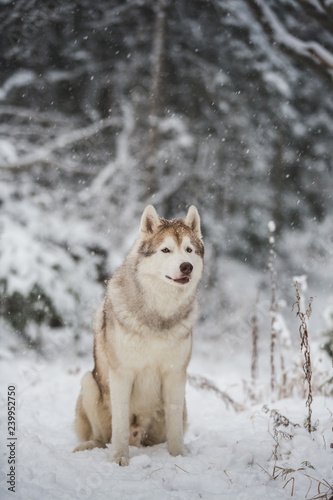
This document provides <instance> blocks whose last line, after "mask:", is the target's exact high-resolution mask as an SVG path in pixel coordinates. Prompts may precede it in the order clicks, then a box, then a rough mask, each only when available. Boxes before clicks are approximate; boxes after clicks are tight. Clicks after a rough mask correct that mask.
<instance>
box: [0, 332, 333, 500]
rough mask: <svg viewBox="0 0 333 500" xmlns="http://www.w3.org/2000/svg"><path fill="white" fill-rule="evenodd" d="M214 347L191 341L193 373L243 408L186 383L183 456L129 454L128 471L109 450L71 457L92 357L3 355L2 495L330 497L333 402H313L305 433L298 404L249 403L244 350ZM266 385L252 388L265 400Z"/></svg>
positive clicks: (28, 499) (29, 499)
mask: <svg viewBox="0 0 333 500" xmlns="http://www.w3.org/2000/svg"><path fill="white" fill-rule="evenodd" d="M212 345H213V344H212V343H211V342H208V341H207V342H206V341H204V340H203V339H202V338H201V339H197V341H196V347H195V350H194V356H193V359H192V362H191V364H190V369H189V373H190V374H192V375H200V376H205V377H209V378H210V379H211V380H212V381H213V383H214V384H215V385H216V386H217V387H219V388H220V389H222V390H224V391H226V392H228V394H229V395H230V396H232V397H233V398H234V399H235V400H236V401H238V402H240V403H242V404H244V405H245V408H244V410H243V411H238V412H236V411H235V410H234V409H233V408H232V406H230V405H229V407H228V408H227V406H226V404H225V402H224V401H223V400H222V399H221V398H220V397H219V396H218V394H217V393H216V392H214V391H212V390H207V389H197V388H195V387H193V386H191V385H190V384H188V387H187V400H188V412H189V429H188V432H187V434H186V436H185V444H186V456H184V457H181V456H179V457H176V458H175V457H171V456H170V455H169V454H168V452H167V448H166V445H165V444H162V445H157V446H154V447H150V448H135V447H131V449H130V465H129V466H128V467H124V468H122V467H119V466H118V465H116V464H113V463H111V462H110V450H103V449H95V450H92V451H85V452H79V453H75V454H73V453H72V450H73V448H74V447H75V445H76V444H77V441H76V437H75V435H74V432H73V428H72V424H73V418H74V407H75V402H76V397H77V394H78V391H79V385H80V378H81V376H82V374H83V373H84V371H85V370H87V369H91V368H92V358H81V359H80V358H74V357H73V356H72V355H71V354H70V353H68V354H67V355H66V354H63V355H62V356H61V357H60V358H58V361H50V362H45V361H43V360H42V359H41V358H38V356H37V355H36V354H32V353H27V354H26V355H25V356H20V357H18V356H17V355H14V354H10V352H9V351H3V352H2V355H1V364H0V380H1V399H2V401H3V403H6V401H7V387H8V386H9V385H11V384H15V385H16V387H17V390H16V392H17V395H16V413H17V447H16V464H15V466H16V470H15V473H16V490H15V493H13V492H10V491H8V489H7V488H8V484H7V477H6V475H7V474H8V472H9V464H8V456H9V448H8V447H7V446H6V444H7V443H8V441H7V436H8V432H7V426H6V422H7V408H6V404H2V405H1V455H0V460H1V465H0V498H1V499H7V498H15V499H22V500H23V499H24V500H39V499H41V500H42V499H43V500H58V499H62V500H74V499H94V500H102V499H106V498H112V499H115V500H117V499H142V500H150V499H151V500H156V499H158V500H164V499H165V500H167V499H184V500H187V499H192V498H198V499H200V498H202V499H207V500H210V499H221V500H245V499H248V500H258V498H262V499H270V500H274V499H277V500H281V499H283V498H286V499H287V498H295V499H303V498H307V499H311V498H317V495H318V492H320V493H325V492H327V491H328V486H327V484H326V483H325V480H326V481H328V483H330V484H332V482H333V481H332V462H333V461H332V451H333V450H332V449H331V448H330V444H331V443H332V441H333V437H332V433H331V431H332V410H333V405H332V398H328V397H324V396H322V395H317V396H316V395H315V397H314V402H313V422H316V421H317V422H318V424H317V430H316V432H314V433H313V434H312V435H309V434H308V432H307V431H306V430H305V429H304V427H303V422H304V418H305V416H306V408H305V400H304V399H302V398H300V397H298V396H294V397H293V398H289V399H282V400H279V401H275V402H272V401H271V399H270V397H269V396H267V397H266V396H263V397H262V398H261V401H260V402H251V399H250V398H249V397H248V396H246V393H245V391H244V388H243V380H244V379H245V378H247V379H248V378H249V377H248V366H249V359H248V358H249V356H248V349H247V348H246V346H245V348H244V349H243V350H238V351H237V353H236V352H235V351H233V349H229V350H226V351H225V352H223V342H222V341H221V340H220V342H219V343H218V348H216V347H215V348H214V349H213V348H212ZM209 346H210V347H209ZM219 358H220V360H219ZM265 378H266V379H267V380H268V378H269V377H268V376H266V377H265V375H264V376H263V377H262V378H261V380H259V382H258V384H259V385H261V386H262V388H264V391H263V393H265V388H267V385H268V383H267V381H266V380H265ZM265 403H266V405H267V406H266V408H264V404H265ZM272 410H277V411H278V412H279V413H280V414H282V415H284V416H285V417H287V418H288V419H289V420H290V423H289V425H287V426H283V425H281V424H280V425H275V424H274V412H273V413H272ZM275 418H277V414H275ZM286 423H287V424H288V422H286ZM294 424H299V425H300V426H297V425H296V426H295V425H294ZM291 436H293V437H291ZM111 446H112V445H110V447H111ZM274 466H275V470H274ZM273 476H274V477H276V476H277V477H276V479H274V477H273ZM288 481H289V482H288ZM318 488H319V489H318ZM331 494H332V492H331ZM322 498H330V496H328V497H322Z"/></svg>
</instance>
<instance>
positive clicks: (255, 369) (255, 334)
mask: <svg viewBox="0 0 333 500" xmlns="http://www.w3.org/2000/svg"><path fill="white" fill-rule="evenodd" d="M258 302H259V291H258V294H257V298H256V302H255V309H254V313H253V316H252V318H251V323H252V362H251V376H252V382H253V384H254V383H255V381H256V380H257V374H258V313H257V307H258Z"/></svg>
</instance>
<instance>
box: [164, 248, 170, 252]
mask: <svg viewBox="0 0 333 500" xmlns="http://www.w3.org/2000/svg"><path fill="white" fill-rule="evenodd" d="M162 252H163V253H169V252H170V250H169V249H168V248H167V247H165V248H162Z"/></svg>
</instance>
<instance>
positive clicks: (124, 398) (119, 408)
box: [109, 371, 134, 465]
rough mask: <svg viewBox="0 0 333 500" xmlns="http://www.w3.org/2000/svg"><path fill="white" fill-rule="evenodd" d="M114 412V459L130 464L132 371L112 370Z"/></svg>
mask: <svg viewBox="0 0 333 500" xmlns="http://www.w3.org/2000/svg"><path fill="white" fill-rule="evenodd" d="M109 376H110V392H111V412H112V445H113V455H112V461H113V462H116V463H117V464H119V465H128V464H129V451H128V441H129V403H130V397H131V392H132V386H133V380H134V375H133V373H131V372H126V371H122V372H121V373H119V372H118V371H110V374H109Z"/></svg>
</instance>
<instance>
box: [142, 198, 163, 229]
mask: <svg viewBox="0 0 333 500" xmlns="http://www.w3.org/2000/svg"><path fill="white" fill-rule="evenodd" d="M159 224H160V218H159V216H158V215H157V212H156V210H155V208H154V207H153V205H148V206H147V207H146V208H145V209H144V212H143V214H142V217H141V226H140V231H141V232H142V233H145V234H147V233H148V234H151V233H153V232H154V231H155V230H156V228H157V226H158V225H159Z"/></svg>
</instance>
